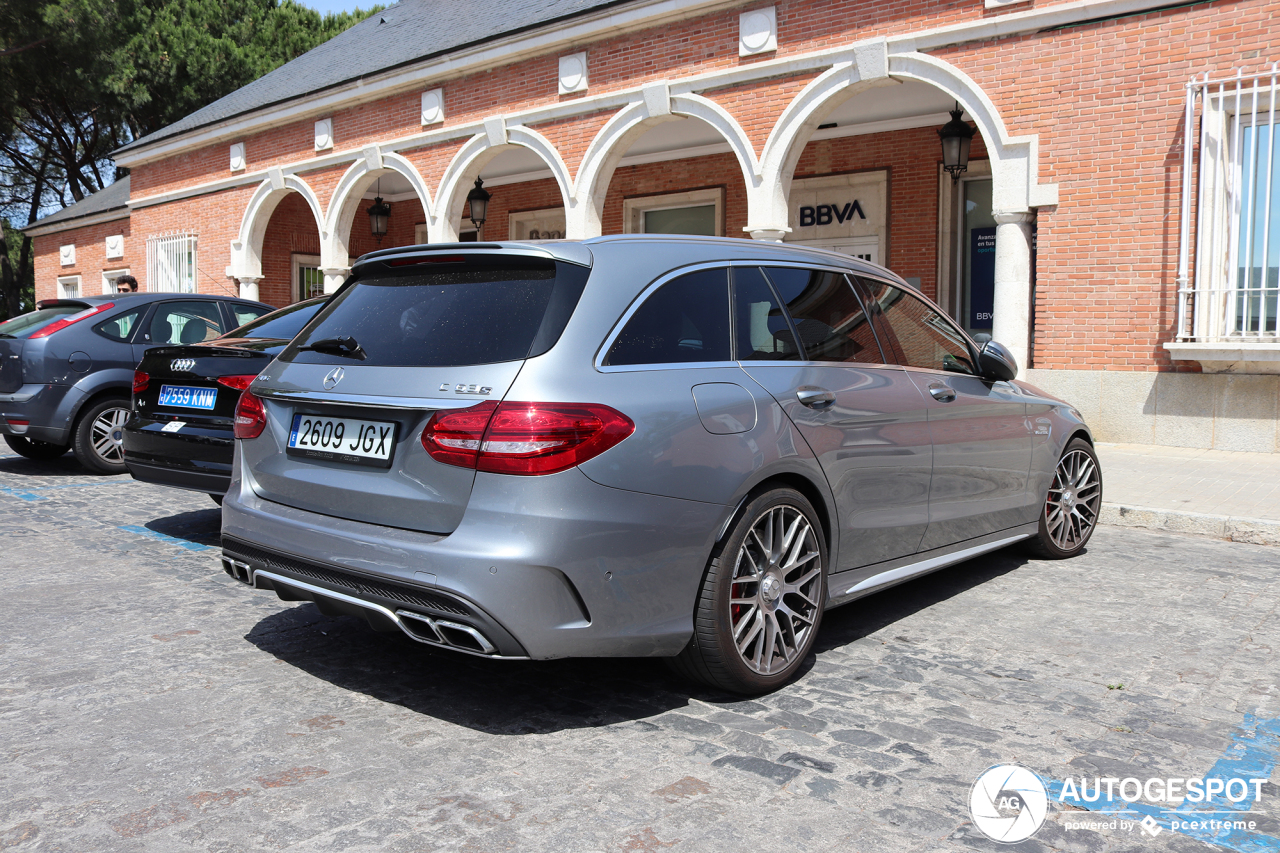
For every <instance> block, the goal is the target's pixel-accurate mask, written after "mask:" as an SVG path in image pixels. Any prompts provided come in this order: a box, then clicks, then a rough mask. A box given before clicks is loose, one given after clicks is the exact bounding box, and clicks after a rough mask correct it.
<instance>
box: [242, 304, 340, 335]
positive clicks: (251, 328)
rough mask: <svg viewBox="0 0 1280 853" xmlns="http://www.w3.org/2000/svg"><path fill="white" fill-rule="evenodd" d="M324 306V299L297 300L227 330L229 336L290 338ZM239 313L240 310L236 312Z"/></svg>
mask: <svg viewBox="0 0 1280 853" xmlns="http://www.w3.org/2000/svg"><path fill="white" fill-rule="evenodd" d="M323 307H324V302H323V301H318V302H297V303H294V304H293V305H289V306H287V307H285V308H281V309H280V310H279V311H272V312H271V313H270V314H264V315H263V316H261V317H259V318H258V319H257V320H254V321H253V322H252V323H245V324H244V325H243V326H240V327H239V328H236V329H232V330H231V331H230V332H227V336H228V337H232V338H279V339H280V340H286V341H287V340H289V339H290V338H293V337H295V336H296V335H297V334H298V332H301V331H302V327H303V326H305V325H307V323H308V322H310V321H311V318H312V317H314V316H316V312H318V311H319V310H320V309H321V308H323ZM236 313H237V314H238V313H239V312H238V311H237V312H236Z"/></svg>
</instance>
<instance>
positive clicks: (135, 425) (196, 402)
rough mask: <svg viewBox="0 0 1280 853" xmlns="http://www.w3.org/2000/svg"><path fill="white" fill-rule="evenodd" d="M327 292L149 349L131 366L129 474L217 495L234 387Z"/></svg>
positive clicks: (228, 448) (225, 475)
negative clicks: (200, 338) (198, 338)
mask: <svg viewBox="0 0 1280 853" xmlns="http://www.w3.org/2000/svg"><path fill="white" fill-rule="evenodd" d="M327 298H328V297H323V296H322V297H317V298H315V299H308V300H305V301H303V302H297V303H295V304H293V305H289V306H287V307H285V308H281V309H280V310H278V311H272V312H271V313H270V314H265V315H263V316H261V317H259V318H258V319H256V320H254V321H253V322H251V323H246V324H245V325H243V326H240V327H239V328H237V329H232V330H231V331H230V332H227V333H226V334H225V335H223V336H222V337H220V338H215V339H214V340H211V341H205V342H203V343H198V344H193V345H191V346H173V347H158V348H156V349H152V350H148V351H147V354H146V356H145V357H144V358H143V359H142V361H141V363H139V364H138V368H137V370H136V371H134V374H133V410H132V413H131V415H130V417H129V420H128V421H127V422H126V423H125V425H124V464H125V466H126V467H128V469H129V473H131V474H133V476H134V479H137V480H142V481H144V482H148V483H159V484H160V485H164V486H176V487H177V488H180V489H191V490H193V491H197V492H206V493H208V494H209V496H210V497H212V498H213V499H214V501H216V502H218V503H221V502H222V496H223V495H224V494H226V491H227V486H228V484H229V483H230V480H231V461H232V456H233V454H234V451H235V443H234V436H233V432H232V430H233V418H234V417H235V409H236V402H237V400H239V398H240V392H241V391H243V390H244V389H245V388H247V387H249V383H250V382H252V381H253V380H254V379H255V378H256V377H257V375H258V374H259V373H260V372H261V371H262V369H263V368H264V367H266V366H267V365H268V364H270V363H271V360H272V359H273V358H275V356H276V353H278V352H280V350H282V349H284V347H285V345H286V344H288V343H289V341H290V340H292V339H293V337H294V336H295V335H297V334H298V332H300V331H301V330H302V328H303V327H304V326H306V325H307V323H308V322H309V321H310V320H311V318H312V317H314V316H315V314H316V312H317V311H319V310H320V307H321V306H322V305H324V303H325V300H326V299H327Z"/></svg>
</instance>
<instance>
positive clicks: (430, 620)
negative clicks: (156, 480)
mask: <svg viewBox="0 0 1280 853" xmlns="http://www.w3.org/2000/svg"><path fill="white" fill-rule="evenodd" d="M222 568H223V570H224V571H226V573H227V574H228V575H230V576H231V577H233V578H235V579H236V580H238V581H240V582H241V583H243V584H246V585H248V586H251V587H254V588H258V579H259V578H262V579H263V580H266V581H269V582H270V584H271V588H273V589H274V588H275V585H276V584H279V585H281V586H285V587H291V588H293V589H297V590H302V591H305V592H308V593H311V594H312V595H318V596H322V597H325V598H332V599H336V600H338V601H343V602H346V603H348V604H354V605H357V606H359V607H362V608H364V609H366V610H372V611H374V612H376V613H378V614H380V615H381V616H383V617H385V618H387V619H390V620H391V621H392V622H393V623H395V624H396V625H397V626H398V627H399V628H400V630H401V631H403V632H404V633H405V634H406V635H408V636H409V637H410V638H411V639H414V640H417V641H418V642H419V643H428V644H430V645H436V646H445V647H447V648H450V649H453V650H455V651H459V652H466V653H467V654H472V655H482V656H484V657H500V658H508V657H511V656H508V655H501V654H499V653H498V649H497V647H496V646H494V644H493V643H491V642H489V638H488V637H486V636H485V635H484V634H482V633H480V631H478V630H477V629H476V628H475V627H473V626H471V625H464V624H462V623H461V622H453V621H450V620H447V619H437V618H435V617H433V616H427V615H426V614H425V613H415V612H413V611H412V610H396V611H395V612H392V611H391V610H388V609H387V608H385V607H383V606H382V605H380V604H374V603H373V602H371V601H364V600H363V599H359V598H355V597H354V596H350V595H345V594H343V593H341V592H336V591H334V590H332V589H325V588H323V587H318V586H313V585H312V584H309V583H304V582H302V581H299V580H294V579H293V578H287V577H283V576H282V575H278V574H276V573H274V572H268V571H264V570H262V569H258V570H257V571H255V570H254V569H253V567H252V566H250V565H249V564H248V563H246V562H244V561H243V560H237V559H234V558H232V557H228V556H226V555H225V554H224V555H222Z"/></svg>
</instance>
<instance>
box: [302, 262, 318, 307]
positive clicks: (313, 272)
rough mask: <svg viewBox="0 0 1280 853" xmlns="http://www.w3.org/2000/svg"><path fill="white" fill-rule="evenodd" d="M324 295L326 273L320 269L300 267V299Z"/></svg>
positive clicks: (304, 265) (307, 266) (303, 265)
mask: <svg viewBox="0 0 1280 853" xmlns="http://www.w3.org/2000/svg"><path fill="white" fill-rule="evenodd" d="M323 295H324V273H322V272H321V271H320V268H319V267H313V266H310V265H307V264H299V265H298V298H299V299H310V298H311V297H313V296H323Z"/></svg>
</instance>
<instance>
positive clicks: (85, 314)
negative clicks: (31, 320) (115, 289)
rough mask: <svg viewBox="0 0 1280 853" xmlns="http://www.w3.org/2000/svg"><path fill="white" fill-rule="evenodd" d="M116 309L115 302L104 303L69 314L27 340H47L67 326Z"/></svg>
mask: <svg viewBox="0 0 1280 853" xmlns="http://www.w3.org/2000/svg"><path fill="white" fill-rule="evenodd" d="M115 307H116V304H115V303H114V302H104V303H102V304H101V305H99V306H97V307H96V308H88V309H86V310H84V311H81V312H80V313H79V314H69V315H67V316H66V317H63V318H62V319H61V320H54V321H53V322H52V323H50V324H49V325H47V326H45V327H44V328H43V329H41V330H40V331H38V332H35V333H34V334H32V335H30V336H29V337H28V338H27V340H30V341H33V340H35V339H36V338H47V337H49V336H50V335H52V334H53V333H54V332H60V331H62V330H63V329H65V328H66V327H67V326H70V325H71V324H72V323H79V322H80V321H81V320H88V319H89V318H90V317H92V316H93V315H95V314H101V313H102V312H103V311H110V310H111V309H112V308H115Z"/></svg>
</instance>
